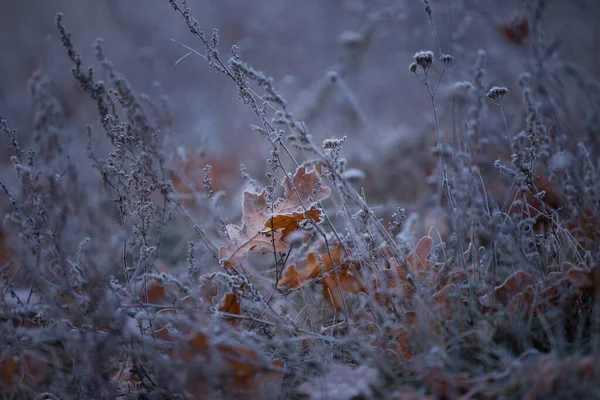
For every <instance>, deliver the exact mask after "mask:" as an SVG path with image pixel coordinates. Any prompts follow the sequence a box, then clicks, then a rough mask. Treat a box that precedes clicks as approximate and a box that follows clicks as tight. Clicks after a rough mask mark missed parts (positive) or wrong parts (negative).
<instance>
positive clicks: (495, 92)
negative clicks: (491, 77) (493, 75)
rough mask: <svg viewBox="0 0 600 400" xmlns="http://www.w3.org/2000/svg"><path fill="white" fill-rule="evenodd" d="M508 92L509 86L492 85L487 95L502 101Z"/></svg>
mask: <svg viewBox="0 0 600 400" xmlns="http://www.w3.org/2000/svg"><path fill="white" fill-rule="evenodd" d="M506 93H508V89H507V88H505V87H503V86H492V87H491V88H490V90H489V91H488V92H487V97H489V98H490V99H492V100H496V101H498V102H500V101H502V98H503V97H504V95H505V94H506Z"/></svg>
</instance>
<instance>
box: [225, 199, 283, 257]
mask: <svg viewBox="0 0 600 400" xmlns="http://www.w3.org/2000/svg"><path fill="white" fill-rule="evenodd" d="M266 195H267V191H266V190H265V189H263V190H262V192H260V193H259V194H254V193H250V192H244V206H243V207H244V215H243V217H242V227H241V228H240V227H238V226H236V225H232V224H230V225H227V226H226V229H227V234H228V235H229V244H228V245H227V246H223V247H221V248H220V249H219V259H220V260H221V265H222V266H223V267H225V268H227V267H235V266H236V265H239V264H240V263H242V262H243V261H244V260H245V259H246V258H247V257H248V252H249V251H254V250H262V249H271V250H273V249H274V250H275V251H282V250H284V249H286V248H287V244H286V243H285V242H284V241H283V240H282V238H283V233H281V232H277V231H269V232H266V233H265V232H263V231H264V227H265V222H266V221H267V220H268V219H269V204H268V202H267V197H266Z"/></svg>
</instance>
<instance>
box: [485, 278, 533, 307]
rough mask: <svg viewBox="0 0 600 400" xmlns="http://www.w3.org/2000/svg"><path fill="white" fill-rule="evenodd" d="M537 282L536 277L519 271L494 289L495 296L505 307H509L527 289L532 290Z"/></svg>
mask: <svg viewBox="0 0 600 400" xmlns="http://www.w3.org/2000/svg"><path fill="white" fill-rule="evenodd" d="M536 282H537V279H536V278H535V276H533V275H531V274H528V273H527V272H525V271H517V272H515V273H514V274H512V275H511V276H509V277H508V278H506V280H505V281H504V283H502V285H500V286H497V287H496V288H495V289H494V294H495V295H496V297H497V298H498V300H500V302H501V303H502V304H503V305H504V306H508V305H509V304H510V303H511V302H513V301H514V300H515V299H516V298H517V297H518V296H521V295H523V294H524V293H525V292H526V289H528V288H532V287H533V286H534V285H535V284H536Z"/></svg>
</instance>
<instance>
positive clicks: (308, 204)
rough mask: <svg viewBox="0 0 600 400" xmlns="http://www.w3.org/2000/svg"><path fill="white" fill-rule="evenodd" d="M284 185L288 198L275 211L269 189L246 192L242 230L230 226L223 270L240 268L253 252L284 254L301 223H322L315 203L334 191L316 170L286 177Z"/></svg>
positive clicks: (222, 250)
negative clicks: (288, 237) (290, 236)
mask: <svg viewBox="0 0 600 400" xmlns="http://www.w3.org/2000/svg"><path fill="white" fill-rule="evenodd" d="M282 185H283V187H284V189H285V192H284V197H283V198H281V199H278V200H277V202H276V203H275V205H274V206H273V208H272V209H271V205H270V204H269V203H268V201H267V192H266V190H265V189H263V190H262V192H261V193H259V194H254V193H250V192H244V201H243V217H242V227H241V228H240V227H238V226H236V225H231V224H230V225H227V227H226V230H227V233H228V235H229V239H230V241H229V244H228V245H227V246H223V247H221V248H220V249H219V258H220V261H221V265H222V266H223V267H226V268H227V267H234V266H236V265H238V264H240V263H241V262H242V261H244V260H245V259H246V258H247V256H248V252H249V251H255V250H262V249H267V250H275V251H282V250H284V249H286V248H287V244H286V243H285V241H284V240H283V239H284V238H285V237H286V236H287V235H289V234H290V233H292V232H294V231H295V230H296V229H298V228H299V224H300V223H301V222H303V221H306V220H312V221H314V222H320V216H321V210H320V209H319V208H318V207H317V206H316V205H314V203H316V202H319V201H321V200H325V199H326V198H328V197H329V196H330V194H331V190H330V189H329V188H328V187H327V186H325V185H323V184H322V183H321V181H320V175H319V173H318V172H317V171H316V170H313V171H311V172H306V167H300V168H298V169H297V170H296V173H295V174H294V176H293V178H292V179H291V181H290V179H289V178H288V177H286V178H285V179H284V181H283V183H282Z"/></svg>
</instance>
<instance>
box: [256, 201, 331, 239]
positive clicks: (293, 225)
mask: <svg viewBox="0 0 600 400" xmlns="http://www.w3.org/2000/svg"><path fill="white" fill-rule="evenodd" d="M306 220H311V221H314V222H317V223H319V222H321V210H319V209H316V208H314V207H313V208H311V209H310V210H308V211H306V212H294V213H291V214H277V215H275V216H273V217H271V218H269V219H268V220H267V222H265V227H266V229H263V232H265V233H270V232H271V231H272V230H275V231H279V230H281V233H282V234H283V235H282V239H284V238H285V237H286V236H287V235H289V234H290V233H292V232H294V231H295V230H296V229H298V227H299V224H300V223H301V222H303V221H306Z"/></svg>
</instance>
